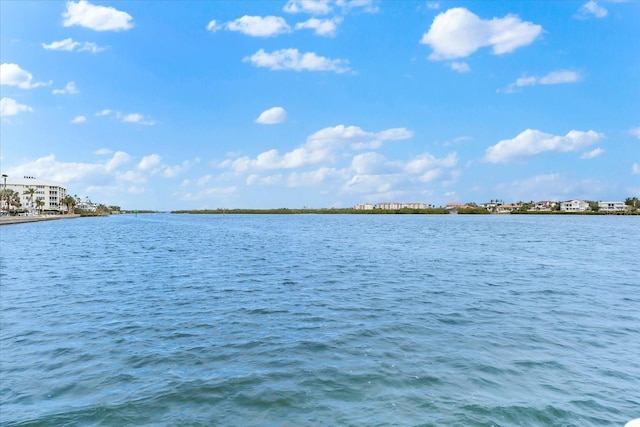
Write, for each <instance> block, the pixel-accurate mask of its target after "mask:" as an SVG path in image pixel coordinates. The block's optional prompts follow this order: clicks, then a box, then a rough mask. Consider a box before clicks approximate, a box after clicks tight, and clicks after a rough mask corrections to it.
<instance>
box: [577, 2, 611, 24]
mask: <svg viewBox="0 0 640 427" xmlns="http://www.w3.org/2000/svg"><path fill="white" fill-rule="evenodd" d="M608 13H609V12H608V11H607V9H605V8H604V7H602V6H600V5H598V3H596V2H595V1H594V0H590V1H588V2H586V3H585V4H583V5H582V7H580V9H578V13H576V15H575V17H576V18H578V19H586V18H591V17H595V18H604V17H605V16H607V14H608Z"/></svg>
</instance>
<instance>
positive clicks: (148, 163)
mask: <svg viewBox="0 0 640 427" xmlns="http://www.w3.org/2000/svg"><path fill="white" fill-rule="evenodd" d="M161 162H162V157H160V155H158V154H151V155H148V156H144V157H143V158H142V160H140V163H138V169H140V170H143V171H148V170H151V169H153V168H155V167H157V166H158V165H160V163H161Z"/></svg>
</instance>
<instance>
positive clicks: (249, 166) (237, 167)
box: [218, 125, 413, 173]
mask: <svg viewBox="0 0 640 427" xmlns="http://www.w3.org/2000/svg"><path fill="white" fill-rule="evenodd" d="M412 136H413V132H411V131H409V130H407V129H404V128H393V129H387V130H384V131H382V132H377V133H374V132H367V131H364V130H362V129H361V128H359V127H357V126H344V125H338V126H335V127H329V128H325V129H321V130H319V131H317V132H315V133H314V134H312V135H310V136H309V137H308V138H307V141H306V143H305V144H303V145H301V146H299V147H297V148H295V149H293V150H292V151H289V152H287V153H284V154H280V153H279V152H278V150H275V149H271V150H268V151H265V152H263V153H261V154H259V155H258V156H256V157H255V158H254V159H251V158H249V157H246V156H245V157H239V158H236V159H235V160H226V161H224V162H222V163H220V164H219V165H218V166H219V167H223V168H231V169H233V170H234V171H235V172H236V173H242V172H246V171H249V170H274V169H294V168H300V167H304V166H308V165H315V164H327V163H333V162H335V161H336V160H337V157H338V156H340V155H342V153H343V151H345V150H347V151H354V150H362V149H367V148H377V147H379V146H380V145H381V144H382V143H383V142H385V141H397V140H402V139H408V138H411V137H412Z"/></svg>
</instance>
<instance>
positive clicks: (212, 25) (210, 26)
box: [207, 19, 222, 33]
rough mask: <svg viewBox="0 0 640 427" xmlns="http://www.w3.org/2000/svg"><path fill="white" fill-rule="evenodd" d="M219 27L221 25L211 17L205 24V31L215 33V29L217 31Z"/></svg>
mask: <svg viewBox="0 0 640 427" xmlns="http://www.w3.org/2000/svg"><path fill="white" fill-rule="evenodd" d="M221 28H222V26H221V25H220V24H218V22H217V21H216V20H215V19H212V20H211V21H209V23H208V24H207V31H211V32H212V33H215V32H216V31H218V30H219V29H221Z"/></svg>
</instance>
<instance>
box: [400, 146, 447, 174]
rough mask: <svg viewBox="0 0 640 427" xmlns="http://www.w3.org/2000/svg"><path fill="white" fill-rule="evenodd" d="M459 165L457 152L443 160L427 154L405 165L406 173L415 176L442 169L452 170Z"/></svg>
mask: <svg viewBox="0 0 640 427" xmlns="http://www.w3.org/2000/svg"><path fill="white" fill-rule="evenodd" d="M457 164H458V154H457V153H456V152H455V151H454V152H453V153H450V154H449V155H447V157H445V158H442V159H438V158H436V157H434V156H433V155H432V154H429V153H425V154H421V155H419V156H417V157H415V158H414V159H412V160H410V161H409V162H407V164H406V165H405V171H407V172H409V173H413V174H423V173H425V172H427V171H430V170H433V169H436V168H440V167H445V168H451V167H454V166H455V165H457Z"/></svg>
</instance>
